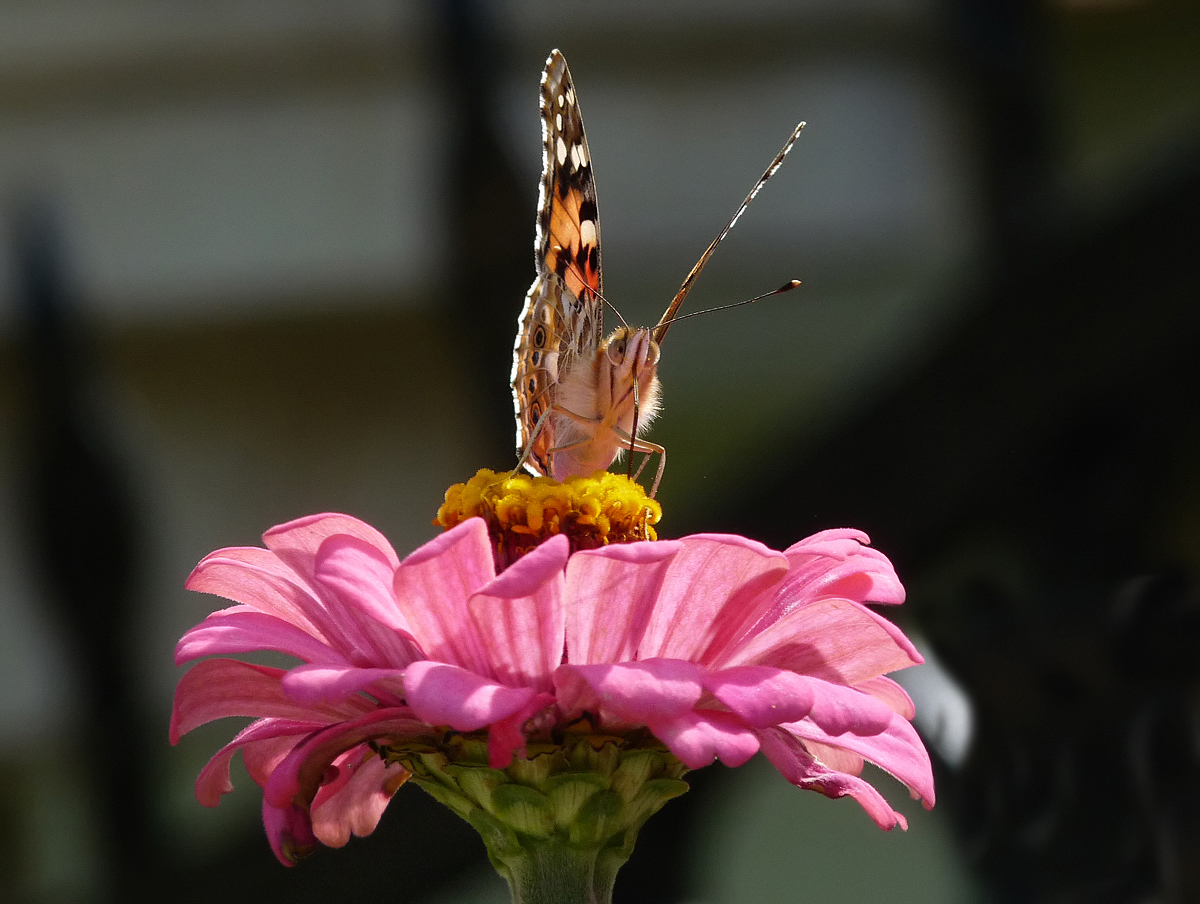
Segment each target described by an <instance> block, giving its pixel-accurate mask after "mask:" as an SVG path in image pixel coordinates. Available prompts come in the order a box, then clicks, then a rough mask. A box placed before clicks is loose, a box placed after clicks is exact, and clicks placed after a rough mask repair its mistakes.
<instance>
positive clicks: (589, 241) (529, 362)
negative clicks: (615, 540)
mask: <svg viewBox="0 0 1200 904" xmlns="http://www.w3.org/2000/svg"><path fill="white" fill-rule="evenodd" d="M541 115H542V181H541V190H540V192H539V197H538V217H537V234H536V237H535V239H534V252H535V255H536V259H535V262H536V266H537V278H536V279H534V281H533V285H532V286H531V287H530V289H529V294H528V295H527V296H526V298H525V307H524V309H522V311H521V319H520V322H519V326H518V330H517V341H516V345H515V348H514V350H513V372H512V386H513V406H514V408H515V410H516V416H517V451H518V453H520V452H523V451H524V450H525V448H526V446H528V445H529V442H530V438H531V437H534V429H535V427H536V425H537V424H538V421H539V420H540V419H541V418H542V415H543V414H545V412H546V411H547V410H549V409H550V408H551V407H552V406H553V405H554V403H555V400H556V395H557V392H558V387H559V384H560V382H561V381H562V380H563V378H564V377H565V375H566V374H567V373H569V372H570V370H571V368H572V367H574V366H576V365H577V364H579V363H580V362H590V361H591V360H592V358H593V357H594V354H595V350H596V349H597V348H598V347H599V346H600V343H601V341H602V339H603V334H604V308H603V303H602V301H601V295H602V294H603V291H604V290H603V288H602V283H601V278H600V218H599V211H598V210H597V208H596V184H595V181H594V179H593V177H592V158H591V153H590V152H589V150H588V146H587V138H586V136H585V135H584V131H583V118H582V116H581V115H580V112H579V98H578V96H577V95H576V93H575V86H574V83H573V82H572V81H571V73H570V71H569V70H568V69H567V62H566V60H565V59H564V58H563V56H562V54H561V53H559V52H558V51H557V50H556V51H554V52H553V53H551V54H550V57H549V59H548V60H547V61H546V69H545V71H544V72H543V73H542V84H541ZM555 432H556V431H555V425H554V418H553V417H551V418H547V419H546V422H545V423H544V424H543V425H542V428H541V430H540V432H538V433H537V435H536V438H534V441H533V445H532V447H531V448H530V452H529V456H528V458H527V459H526V462H525V466H526V468H528V469H529V470H530V471H532V472H534V473H535V474H546V475H552V463H551V460H550V459H551V456H550V454H549V450H550V449H552V448H554V447H555Z"/></svg>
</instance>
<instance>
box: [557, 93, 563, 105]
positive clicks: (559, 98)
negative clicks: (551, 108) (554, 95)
mask: <svg viewBox="0 0 1200 904" xmlns="http://www.w3.org/2000/svg"><path fill="white" fill-rule="evenodd" d="M558 105H559V106H560V107H561V106H562V105H563V96H562V95H561V94H560V95H559V96H558Z"/></svg>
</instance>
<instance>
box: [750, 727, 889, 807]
mask: <svg viewBox="0 0 1200 904" xmlns="http://www.w3.org/2000/svg"><path fill="white" fill-rule="evenodd" d="M758 738H759V741H761V743H762V752H763V753H764V754H765V755H766V757H767V759H768V760H770V761H771V764H772V765H773V766H774V767H775V768H776V769H778V770H779V771H780V773H781V774H782V775H783V777H784V778H786V779H787V780H788V781H789V782H791V783H792V784H793V785H797V786H799V787H801V788H807V789H809V790H811V791H820V792H821V793H822V794H824V795H825V796H826V797H835V798H836V797H846V796H850V797H853V798H854V799H855V800H857V801H858V802H859V804H860V805H862V808H863V809H864V810H866V811H867V815H868V816H870V817H871V819H873V820H874V821H875V824H876V825H877V826H879V828H881V829H885V830H890V829H893V828H895V827H896V826H900V828H902V829H907V828H908V821H907V820H906V819H905V818H904V816H903V815H902V814H901V813H897V812H896V811H895V810H893V809H892V808H891V806H890V805H889V804H888V802H887V801H886V800H884V799H883V795H882V794H880V793H879V792H878V791H876V790H875V788H874V786H872V785H871V784H870V783H869V782H866V781H864V780H863V779H861V778H858V777H857V776H854V775H847V774H845V773H843V772H834V771H833V770H831V769H827V768H826V767H824V766H822V765H821V764H820V763H818V762H817V761H816V760H814V759H813V758H812V756H811V755H810V754H809V753H808V751H806V750H805V749H804V747H803V746H802V745H801V744H800V743H799V742H798V741H797V740H796V739H795V738H793V737H789V736H788V735H787V734H786V733H785V732H783V731H780V730H779V729H776V728H768V729H764V730H762V731H760V732H759V733H758Z"/></svg>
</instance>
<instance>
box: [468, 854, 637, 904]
mask: <svg viewBox="0 0 1200 904" xmlns="http://www.w3.org/2000/svg"><path fill="white" fill-rule="evenodd" d="M492 862H493V864H494V865H495V866H496V869H497V870H498V871H499V872H500V874H501V875H502V876H504V878H505V879H507V880H508V886H509V889H510V890H511V891H512V897H513V904H611V902H612V890H613V883H614V882H615V881H616V878H617V870H618V869H619V868H620V866H621V864H622V863H624V862H625V855H624V854H623V852H622V853H619V852H617V851H606V850H605V849H604V848H601V849H599V850H596V849H580V848H574V847H571V846H569V845H565V844H561V843H555V842H554V841H548V842H546V843H532V844H531V843H526V844H525V845H524V846H522V847H521V849H520V850H519V851H518V852H511V853H508V854H507V856H504V857H503V859H502V860H501V859H500V858H498V857H493V860H492Z"/></svg>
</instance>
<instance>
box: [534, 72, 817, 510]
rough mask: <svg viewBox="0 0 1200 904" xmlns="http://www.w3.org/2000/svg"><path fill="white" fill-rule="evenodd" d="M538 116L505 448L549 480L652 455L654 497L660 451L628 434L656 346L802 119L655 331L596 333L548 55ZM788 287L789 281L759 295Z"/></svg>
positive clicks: (588, 253) (559, 80)
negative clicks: (536, 164) (511, 420)
mask: <svg viewBox="0 0 1200 904" xmlns="http://www.w3.org/2000/svg"><path fill="white" fill-rule="evenodd" d="M541 113H542V160H543V166H542V181H541V190H540V193H539V197H538V217H537V234H536V238H535V239H534V249H535V253H536V264H537V278H536V279H535V280H534V281H533V285H532V286H531V287H530V289H529V294H528V295H527V296H526V298H525V307H524V308H523V309H522V311H521V317H520V320H519V323H518V329H517V340H516V345H515V347H514V349H513V369H512V388H513V407H514V409H515V411H516V418H517V452H518V454H520V455H521V462H522V463H523V464H524V466H525V468H526V469H528V470H529V471H530V472H531V473H533V474H541V475H547V476H551V477H555V478H557V479H559V480H562V479H564V478H566V477H570V476H572V475H587V474H591V473H592V472H593V471H596V470H601V469H604V468H607V467H608V466H609V465H610V464H612V462H613V461H614V460H615V459H616V458H617V456H618V455H620V453H621V451H622V450H623V449H626V448H627V449H629V450H630V452H631V454H632V453H633V452H644V453H647V460H649V457H650V454H652V453H656V452H657V453H658V455H659V464H658V474H657V475H656V477H655V479H654V486H653V489H652V490H651V495H654V493H656V492H657V491H658V484H659V481H660V480H661V479H662V474H663V469H664V468H665V466H666V457H667V456H666V450H665V449H664V448H663V447H662V446H660V445H657V444H656V443H651V442H647V441H646V440H643V439H640V438H639V437H638V434H639V433H640V432H641V431H642V430H643V429H645V428H646V427H647V426H648V425H649V424H650V422H651V420H653V418H654V416H655V415H656V414H657V413H658V409H659V382H658V377H657V369H658V358H659V345H660V343H661V342H662V340H663V336H665V335H666V332H667V329H668V327H669V326H670V325H671V323H672V321H673V320H674V319H676V316H675V315H676V312H677V311H678V310H679V306H680V305H681V304H682V303H683V300H684V298H686V297H687V294H688V292H689V291H691V288H692V284H693V283H694V282H695V280H696V277H697V276H698V275H699V274H700V271H701V270H702V269H703V268H704V265H705V264H706V263H707V262H708V258H709V256H710V255H711V254H712V252H713V249H715V248H716V246H717V245H718V244H719V243H720V241H721V239H723V238H724V237H725V236H726V234H727V233H728V232H729V230H730V229H732V228H733V226H734V224H735V223H737V220H738V217H740V216H741V215H742V212H743V211H744V210H745V209H746V207H747V206H748V205H749V204H750V201H751V200H753V198H754V196H755V195H756V194H758V191H759V189H760V188H762V186H763V183H765V182H766V181H767V179H769V178H770V177H771V176H772V175H773V174H774V172H775V171H776V170H777V169H778V168H779V165H780V164H781V163H783V158H784V157H785V156H786V155H787V153H788V151H790V150H791V148H792V144H793V143H795V141H796V138H797V137H798V136H799V134H800V130H801V129H803V128H804V123H800V124H799V125H798V126H797V127H796V129H795V131H794V132H793V133H792V136H791V138H789V139H788V142H787V144H785V145H784V147H783V150H781V151H780V152H779V154H778V155H777V156H776V157H775V160H774V161H772V163H771V165H770V166H769V167H768V168H767V171H766V172H765V173H764V174H763V176H762V178H760V179H759V180H758V182H757V183H756V184H755V186H754V188H753V190H752V191H751V192H750V194H749V195H748V196H747V197H746V200H745V201H744V202H743V203H742V206H741V207H740V208H739V209H738V212H737V213H736V214H735V215H734V217H733V219H732V220H730V221H729V224H728V225H727V226H726V227H725V229H724V230H723V231H722V232H721V234H720V235H719V236H717V238H716V239H715V240H714V241H713V242H712V244H711V245H709V246H708V248H707V250H706V251H705V252H704V254H703V255H701V257H700V260H699V261H698V262H697V263H696V265H695V266H694V267H693V268H692V272H691V273H689V274H688V276H687V279H685V280H684V282H683V285H682V286H681V287H680V289H679V292H678V293H676V295H675V298H674V299H673V300H672V302H671V304H670V305H669V306H668V307H667V310H666V313H664V314H663V316H662V318H661V319H660V320H659V322H658V325H657V326H655V327H653V328H640V329H631V328H630V327H629V326H627V325H622V326H621V328H620V329H617V330H616V331H614V332H613V333H612V334H611V335H610V336H608V338H605V337H604V304H605V300H604V293H603V288H602V286H603V283H602V281H601V272H600V219H599V211H598V210H597V207H596V184H595V181H594V179H593V177H592V156H591V153H590V152H589V151H588V145H587V137H586V135H585V134H584V131H583V117H582V116H581V114H580V112H579V98H578V96H577V95H576V93H575V85H574V83H573V82H572V81H571V73H570V71H569V70H568V69H567V61H566V60H565V59H564V58H563V55H562V54H561V53H559V52H558V51H557V50H555V51H553V52H552V53H551V54H550V57H549V58H548V59H547V60H546V68H545V71H543V73H542V83H541ZM798 285H799V282H798V281H796V280H793V281H791V282H790V283H788V284H785V285H784V286H783V287H781V288H780V289H777V290H775V291H774V292H769V293H767V295H774V294H777V293H778V292H784V291H787V290H789V289H792V288H795V287H796V286H798ZM759 297H760V298H765V297H767V296H766V295H763V296H759ZM754 300H757V299H754ZM618 316H619V315H618ZM642 464H643V467H644V466H645V462H643V463H642ZM638 473H639V474H640V473H641V469H639V471H638Z"/></svg>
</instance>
